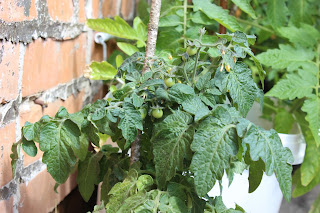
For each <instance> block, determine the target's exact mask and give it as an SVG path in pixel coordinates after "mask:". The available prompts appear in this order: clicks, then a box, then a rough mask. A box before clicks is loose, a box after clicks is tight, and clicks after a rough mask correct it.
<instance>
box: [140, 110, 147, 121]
mask: <svg viewBox="0 0 320 213" xmlns="http://www.w3.org/2000/svg"><path fill="white" fill-rule="evenodd" d="M139 111H140V114H141V118H142V119H144V118H145V117H146V116H147V110H146V109H145V108H141V109H139Z"/></svg>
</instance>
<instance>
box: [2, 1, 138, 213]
mask: <svg viewBox="0 0 320 213" xmlns="http://www.w3.org/2000/svg"><path fill="white" fill-rule="evenodd" d="M135 1H136V0H0V212H2V213H4V212H37V213H38V212H50V211H52V210H53V209H54V207H55V206H56V205H57V204H59V203H60V202H61V201H62V200H63V199H64V197H65V196H67V195H68V194H69V193H70V191H72V190H73V189H74V188H75V187H76V183H75V176H74V175H73V176H71V177H70V178H69V179H68V180H67V182H66V183H65V184H63V185H61V186H60V187H59V188H58V191H59V194H56V193H55V192H54V191H53V187H54V184H55V182H54V180H53V179H52V178H51V176H50V175H49V173H47V171H46V166H45V165H44V164H42V163H41V156H42V153H38V155H37V156H36V157H35V158H30V157H28V156H25V155H22V157H21V159H19V161H18V163H17V171H16V174H15V177H13V174H12V172H11V165H10V157H9V156H10V152H11V150H10V149H11V146H12V144H13V143H14V142H15V141H18V140H19V139H20V137H21V136H20V130H21V127H22V126H23V125H24V123H25V122H26V121H29V122H35V121H38V120H39V118H41V117H42V116H43V115H45V114H48V115H50V116H53V115H54V114H55V113H56V112H57V110H58V109H59V107H60V106H65V107H66V108H67V109H68V111H69V112H71V113H73V112H76V111H79V110H80V109H81V108H82V107H83V105H85V104H87V103H89V102H91V101H92V100H93V99H94V98H99V97H102V96H103V89H102V83H101V82H99V81H90V80H88V79H85V78H84V77H83V70H84V67H85V65H86V64H88V63H90V61H91V60H92V59H94V60H98V61H100V60H101V59H102V48H101V47H100V46H99V45H98V44H95V43H94V32H92V31H91V30H90V29H88V28H87V27H86V26H85V24H84V23H85V20H86V18H102V17H113V16H115V15H120V16H122V17H123V18H124V19H126V20H132V18H133V16H134V11H135V4H136V3H135ZM41 102H44V103H46V105H41V104H39V103H41ZM22 154H23V152H22Z"/></svg>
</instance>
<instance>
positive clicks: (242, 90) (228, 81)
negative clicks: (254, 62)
mask: <svg viewBox="0 0 320 213" xmlns="http://www.w3.org/2000/svg"><path fill="white" fill-rule="evenodd" d="M218 69H219V68H218ZM215 79H216V84H217V86H218V87H219V89H220V90H221V91H223V92H227V91H229V92H230V96H231V98H232V100H233V101H234V102H235V103H237V104H238V106H239V111H240V112H241V114H242V115H244V116H246V115H247V113H248V112H249V110H250V109H251V107H252V105H253V102H254V100H255V97H256V94H257V93H256V92H257V90H258V87H257V85H256V83H255V82H254V81H253V79H252V75H251V70H250V69H249V68H248V67H247V66H246V65H245V64H243V63H237V64H236V65H235V67H234V69H233V70H230V72H229V73H227V72H220V71H219V70H217V72H216V75H215Z"/></svg>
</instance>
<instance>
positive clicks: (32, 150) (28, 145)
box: [22, 137, 38, 157]
mask: <svg viewBox="0 0 320 213" xmlns="http://www.w3.org/2000/svg"><path fill="white" fill-rule="evenodd" d="M22 149H23V151H24V152H25V153H27V154H28V155H29V156H31V157H35V156H36V155H37V152H38V149H37V147H36V145H35V144H34V141H28V140H27V139H26V138H25V137H23V138H22Z"/></svg>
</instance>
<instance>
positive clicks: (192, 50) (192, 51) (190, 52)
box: [187, 47, 197, 56]
mask: <svg viewBox="0 0 320 213" xmlns="http://www.w3.org/2000/svg"><path fill="white" fill-rule="evenodd" d="M196 53H197V48H196V47H187V54H188V55H190V56H191V55H195V54H196Z"/></svg>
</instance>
